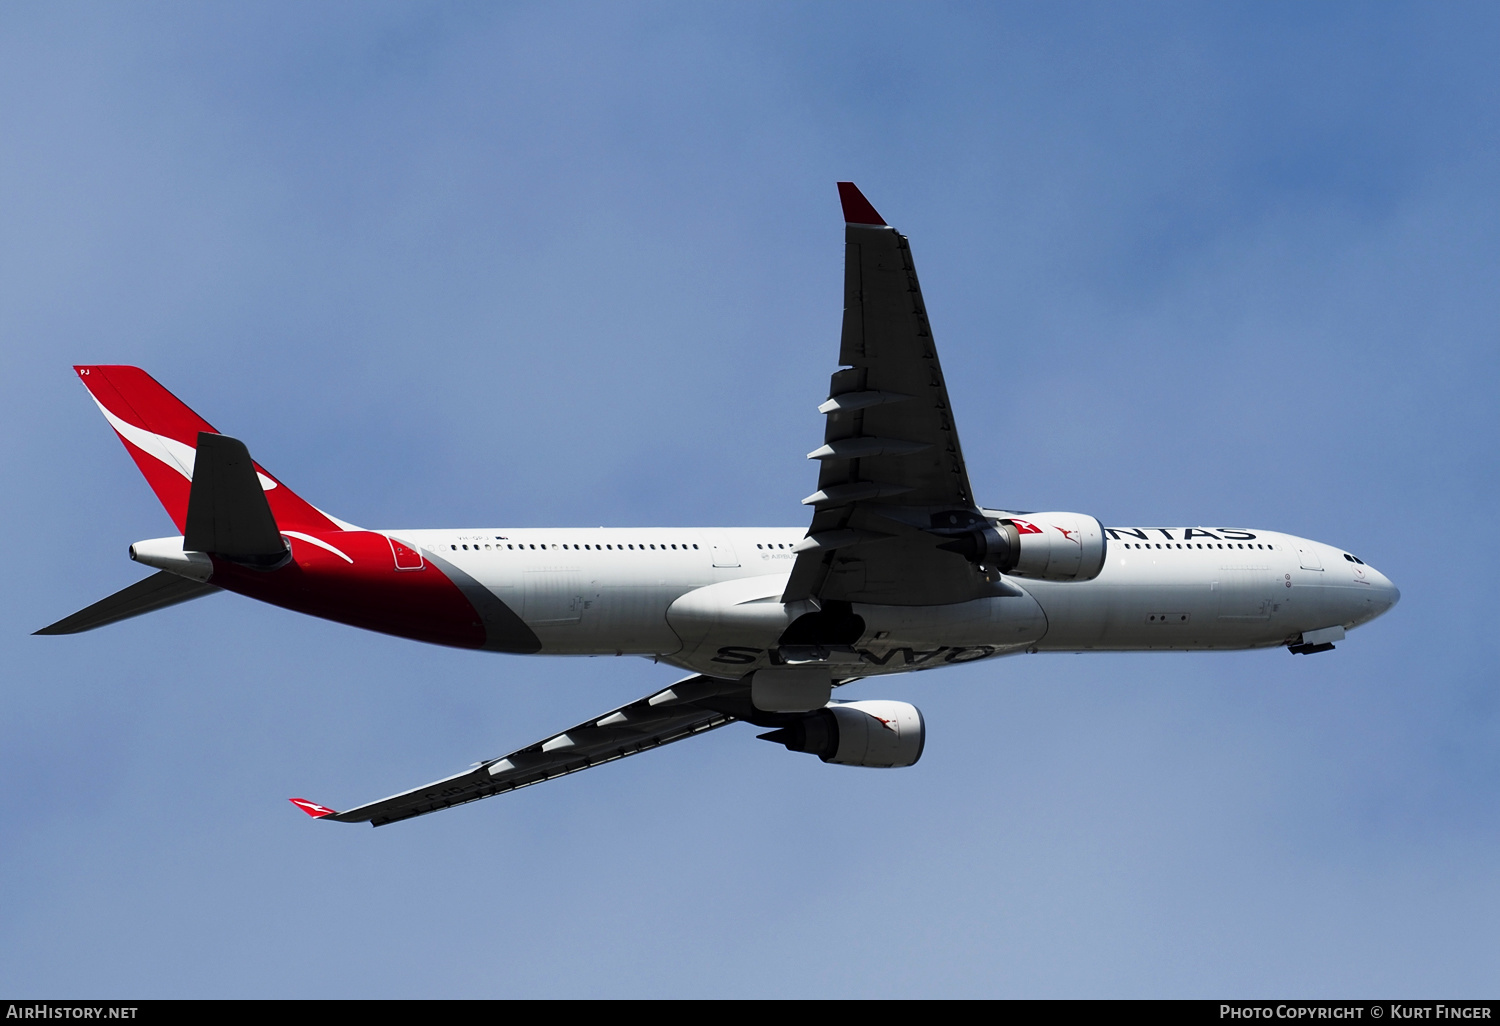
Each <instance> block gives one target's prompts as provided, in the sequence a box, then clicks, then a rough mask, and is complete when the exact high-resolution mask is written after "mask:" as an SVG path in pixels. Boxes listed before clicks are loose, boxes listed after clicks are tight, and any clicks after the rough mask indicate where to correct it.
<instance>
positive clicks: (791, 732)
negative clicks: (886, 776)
mask: <svg viewBox="0 0 1500 1026" xmlns="http://www.w3.org/2000/svg"><path fill="white" fill-rule="evenodd" d="M759 737H760V738H761V739H762V740H764V741H775V742H776V743H777V744H782V745H786V747H787V751H791V752H808V753H810V754H812V755H816V756H817V757H818V758H820V759H822V760H823V761H824V762H836V763H840V764H841V765H844V766H872V767H880V768H887V769H888V768H892V767H896V766H910V765H912V764H913V763H915V762H916V761H917V760H918V759H920V758H921V757H922V746H923V745H925V744H926V743H927V730H926V727H924V726H923V724H922V712H921V710H919V709H918V708H917V707H916V706H914V705H909V704H907V703H906V702H891V701H885V700H874V701H864V702H829V703H828V704H827V705H826V706H824V707H823V708H822V709H819V710H818V711H817V712H814V713H809V714H808V715H806V716H803V717H801V718H800V719H798V720H795V721H793V722H792V723H790V724H788V725H787V726H785V727H782V728H781V729H779V730H773V731H771V732H770V733H768V734H761V735H759Z"/></svg>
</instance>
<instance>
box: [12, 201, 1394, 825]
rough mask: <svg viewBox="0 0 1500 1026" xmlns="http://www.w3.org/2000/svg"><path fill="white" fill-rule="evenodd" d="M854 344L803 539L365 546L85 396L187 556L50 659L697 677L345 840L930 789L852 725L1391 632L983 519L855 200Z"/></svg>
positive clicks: (181, 415) (1315, 572) (375, 536)
mask: <svg viewBox="0 0 1500 1026" xmlns="http://www.w3.org/2000/svg"><path fill="white" fill-rule="evenodd" d="M839 193H840V197H841V199H842V201H843V207H844V220H845V222H846V223H845V229H844V230H845V273H844V320H843V330H842V334H841V337H840V340H839V365H840V369H839V370H838V371H836V372H835V373H834V374H833V377H832V381H831V384H830V388H829V398H828V400H827V401H826V402H824V403H823V404H822V405H821V406H820V407H819V410H820V411H821V412H822V413H823V414H825V416H826V425H825V431H824V437H823V444H822V445H821V446H819V447H817V448H815V449H814V450H813V451H812V452H811V453H809V454H808V456H809V458H810V459H813V460H815V461H817V463H818V486H817V490H816V491H814V492H813V493H812V494H811V495H809V496H807V497H806V498H805V499H803V500H802V501H803V503H804V504H805V505H806V506H808V507H809V510H810V513H811V518H810V519H811V523H810V524H809V525H806V526H802V527H787V528H637V529H622V528H599V529H578V528H558V529H552V530H547V529H511V528H496V529H487V530H464V531H440V530H368V529H365V528H361V527H356V526H355V525H353V524H351V523H348V522H346V521H343V520H340V519H338V518H337V517H334V516H332V515H330V514H327V513H324V512H323V511H322V510H320V509H318V508H317V507H315V506H312V505H311V504H309V503H308V502H306V501H305V500H304V499H302V498H301V497H299V496H298V495H297V494H296V493H295V492H293V491H292V490H291V489H289V488H287V487H286V485H284V484H283V483H282V482H280V481H279V480H278V479H277V478H276V477H275V476H274V475H272V474H270V473H269V472H267V471H266V470H265V469H264V468H263V467H260V466H259V465H258V464H256V463H255V462H254V461H253V460H252V459H251V458H250V454H249V452H248V451H247V449H246V447H245V445H244V443H242V442H240V441H238V440H237V439H234V438H230V437H228V436H226V435H222V434H219V433H218V432H216V431H215V430H214V429H213V427H211V426H210V425H209V424H208V423H207V422H206V421H204V420H203V419H202V418H201V417H199V416H198V415H197V414H196V413H194V412H193V411H192V410H190V409H189V408H188V407H187V406H186V405H184V404H183V403H182V402H181V401H179V400H178V399H177V398H176V397H175V396H173V395H172V394H171V393H170V392H168V391H167V390H166V389H165V388H163V387H162V386H161V385H160V384H158V383H157V382H156V380H155V379H153V378H152V377H151V376H150V375H148V374H147V373H146V372H145V371H142V370H140V369H138V368H135V367H124V366H80V367H77V368H75V369H76V370H77V373H78V376H79V378H80V380H81V381H82V382H83V384H84V385H85V387H87V388H88V391H89V394H90V395H91V396H92V397H93V399H94V401H95V402H96V403H97V404H98V406H99V409H100V410H101V411H102V412H103V414H104V416H105V418H106V419H107V420H108V421H109V423H110V425H111V426H112V427H113V428H114V429H115V431H116V433H117V434H118V435H119V436H120V439H121V440H122V441H123V442H124V444H125V448H126V450H127V451H128V452H129V453H130V455H131V457H132V458H133V459H134V460H135V462H136V464H137V465H138V466H139V467H140V469H141V472H142V473H143V474H144V475H145V476H146V479H147V481H148V482H149V483H150V485H151V487H152V488H153V490H154V491H155V492H156V495H157V497H158V498H159V499H160V500H161V502H162V505H164V506H165V507H166V510H167V513H168V514H169V515H170V516H171V518H172V520H173V522H174V523H175V525H176V527H177V530H178V531H179V532H180V533H179V534H176V535H173V536H171V537H166V538H156V539H150V540H147V541H140V542H137V543H136V544H134V545H132V546H131V548H130V554H131V558H133V559H135V560H136V561H138V562H140V563H143V564H145V565H147V566H151V567H154V568H156V569H157V571H158V572H157V573H156V574H155V575H153V576H151V577H148V578H146V579H145V580H143V581H141V582H139V583H138V584H135V585H132V586H131V587H129V588H126V589H125V590H124V591H121V592H118V593H116V594H115V595H111V596H110V597H109V598H106V599H103V600H102V601H100V602H96V603H95V604H94V605H92V606H90V607H88V608H87V609H84V610H82V611H81V612H78V613H75V614H74V615H72V616H70V617H67V618H66V619H64V620H61V621H59V622H58V623H56V624H53V625H52V626H50V627H47V628H44V629H43V630H41V631H39V632H38V633H39V634H71V633H77V632H79V631H83V630H90V629H92V628H95V627H100V626H103V625H105V624H108V623H114V622H116V621H118V620H123V619H126V618H128V617H131V616H135V615H138V614H140V613H145V612H149V611H151V610H154V609H160V608H163V607H165V606H168V605H172V604H174V603H178V602H183V601H186V600H188V599H192V598H196V597H198V596H201V595H205V594H208V593H209V592H212V591H216V590H220V589H223V590H227V591H233V592H237V593H238V594H240V595H244V596H247V597H250V598H255V599H260V600H262V601H265V602H270V603H273V604H275V605H279V606H284V607H286V608H288V609H292V610H296V611H298V612H303V613H310V614H312V615H314V616H321V617H324V618H327V619H330V620H337V621H339V622H341V623H346V624H350V625H353V626H356V627H365V628H368V629H370V630H376V631H382V632H385V633H387V634H396V635H400V636H402V637H407V638H414V639H416V640H419V641H429V642H434V643H437V644H442V645H453V646H458V647H463V648H476V649H486V650H489V651H494V652H508V653H524V654H552V655H597V654H613V655H626V654H629V655H642V656H650V657H652V658H653V659H656V660H658V661H660V662H665V663H669V664H672V665H674V666H677V667H680V668H681V669H682V670H684V671H686V672H687V673H688V674H689V676H687V677H684V678H683V679H681V680H678V681H676V682H675V683H672V684H670V685H669V686H667V687H665V688H663V689H662V690H660V691H658V692H656V693H654V694H652V695H649V696H647V697H645V698H642V699H640V700H639V701H636V702H632V703H630V704H629V705H625V706H621V707H620V708H618V709H613V710H610V711H609V712H606V713H604V714H602V715H600V716H597V717H594V718H593V719H590V720H588V721H586V722H584V723H580V724H577V725H576V726H573V727H570V728H568V729H567V730H565V731H563V732H561V733H559V734H555V735H553V736H551V737H548V738H545V739H543V740H541V741H538V742H537V743H535V744H533V745H530V746H528V747H526V748H521V749H518V750H517V751H514V752H511V753H510V754H509V755H506V756H503V757H501V758H498V759H492V760H489V761H487V762H484V763H481V764H479V765H478V766H476V767H475V768H473V769H470V770H467V771H465V772H463V773H459V774H457V775H455V776H452V777H448V778H446V779H444V780H439V781H436V782H434V783H432V784H428V785H426V786H424V787H419V788H415V789H413V790H410V791H406V792H402V793H400V794H397V795H393V796H392V797H390V798H386V799H382V800H380V801H376V802H370V803H368V804H366V805H362V806H359V807H357V808H354V809H350V810H348V811H346V812H336V811H334V810H333V809H330V808H328V807H327V806H324V805H320V804H318V803H316V802H310V801H307V800H306V799H301V798H298V799H293V801H294V803H295V804H296V805H297V806H298V807H299V808H301V809H302V810H303V811H305V812H307V813H308V814H309V815H311V816H315V817H319V818H325V819H331V820H340V821H346V822H370V823H373V824H374V825H376V826H379V825H381V824H383V823H389V822H392V821H394V820H398V819H407V818H410V817H412V816H418V815H421V814H423V813H426V812H434V811H437V810H439V809H445V808H448V807H450V806H453V805H458V804H462V803H464V802H469V801H474V800H475V799H479V798H485V797H489V796H491V795H495V794H500V793H502V792H505V791H510V790H514V789H515V788H518V787H524V786H526V785H528V784H534V783H540V782H541V781H544V780H550V779H552V778H553V777H557V776H562V775H564V774H567V773H573V772H576V771H578V770H581V769H587V768H589V767H591V766H595V765H598V764H599V763H602V762H609V761H611V760H613V759H618V758H622V757H624V756H627V755H633V754H636V753H638V752H641V751H644V750H646V749H649V748H654V747H657V746H659V745H662V744H667V743H669V742H672V741H677V740H681V739H682V738H686V737H690V736H692V735H694V734H698V733H703V732H704V731H707V730H712V729H714V728H716V727H721V726H724V725H726V724H729V723H733V722H735V721H736V720H743V721H745V722H747V723H751V724H754V725H755V726H758V727H761V728H766V729H767V732H766V733H763V734H761V735H759V736H760V737H762V738H766V739H768V740H772V741H775V742H778V743H780V744H783V745H785V746H786V747H787V748H788V749H790V750H792V751H798V752H809V753H812V754H815V755H817V756H819V757H820V758H821V759H822V760H823V761H825V762H835V763H842V764H846V765H854V766H880V767H893V766H909V765H911V764H913V763H914V762H916V761H917V759H918V758H919V757H920V756H921V753H922V748H923V744H924V742H925V728H924V725H923V721H922V715H921V713H920V712H919V711H918V710H917V709H916V708H915V707H914V706H912V705H910V704H908V703H905V702H896V701H884V700H863V701H853V702H845V701H838V700H835V699H833V698H832V692H833V689H834V688H836V687H839V686H841V685H843V684H847V683H849V682H851V681H853V680H857V679H859V678H862V677H871V676H878V675H883V674H892V673H907V672H911V671H914V670H927V669H935V668H938V667H943V666H951V665H955V664H959V663H969V662H975V661H977V660H981V659H988V658H992V657H995V656H1001V655H1008V654H1011V653H1014V652H1022V651H1029V652H1045V651H1067V652H1077V651H1090V650H1096V651H1106V650H1108V651H1125V650H1156V649H1162V650H1169V649H1172V650H1186V649H1214V650H1219V649H1226V650H1227V649H1246V648H1273V647H1280V646H1285V647H1287V648H1289V649H1290V650H1291V651H1293V652H1296V653H1301V654H1308V653H1315V652H1324V651H1328V650H1329V649H1331V648H1333V643H1334V642H1336V641H1339V640H1341V639H1342V638H1343V637H1344V633H1345V631H1347V630H1349V629H1351V628H1353V627H1356V626H1358V625H1360V624H1363V623H1365V622H1367V621H1369V620H1372V619H1374V618H1375V617H1377V616H1379V615H1380V614H1381V613H1383V612H1385V611H1386V610H1387V609H1389V608H1390V607H1391V606H1392V605H1394V604H1395V602H1396V600H1397V599H1398V598H1399V593H1398V592H1397V590H1396V588H1395V587H1394V586H1393V585H1392V584H1391V582H1390V581H1389V580H1387V579H1386V578H1385V577H1384V576H1382V575H1381V574H1380V572H1379V571H1377V570H1375V568H1374V567H1371V566H1370V565H1368V564H1367V563H1365V562H1363V561H1362V560H1360V559H1359V558H1357V557H1356V556H1354V555H1353V554H1352V553H1348V552H1344V551H1342V550H1340V549H1337V548H1334V547H1332V546H1329V545H1324V544H1322V543H1320V542H1314V541H1309V540H1307V539H1304V538H1296V537H1293V536H1291V535H1286V534H1281V533H1278V532H1275V531H1266V530H1260V529H1246V528H1241V527H1232V526H1231V527H1225V526H1214V525H1211V526H1199V527H1105V526H1103V525H1102V524H1100V523H1099V521H1098V520H1096V519H1094V518H1093V517H1091V516H1088V515H1086V514H1082V513H1066V512H1040V513H1038V512H1021V511H1015V510H1005V509H991V508H987V507H984V506H981V505H979V503H978V502H977V501H976V499H975V498H974V496H973V495H972V493H971V492H970V489H969V477H968V471H967V468H966V465H965V462H964V457H963V450H962V448H961V447H960V445H959V439H958V432H957V427H956V424H955V421H954V418H953V416H952V414H951V407H950V404H949V401H948V391H947V387H946V385H945V383H944V379H943V374H942V369H941V367H940V365H939V362H938V357H937V351H936V349H935V347H934V344H933V340H932V334H931V331H930V328H929V324H928V319H927V312H926V308H925V306H924V304H923V301H922V292H921V288H920V287H919V285H918V282H917V275H916V268H915V265H914V264H913V262H912V257H911V250H910V247H909V246H908V243H907V240H906V238H905V237H904V236H902V235H900V234H899V233H898V232H896V231H895V230H894V229H892V228H891V227H889V226H888V225H886V223H885V222H884V220H883V219H882V218H881V217H880V215H879V214H877V213H876V212H875V210H874V208H873V207H872V206H871V205H870V204H869V202H868V201H867V200H866V199H865V198H864V196H862V195H861V194H860V193H859V191H858V190H857V189H856V188H855V187H854V186H853V185H852V184H849V183H847V182H845V183H840V185H839Z"/></svg>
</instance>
